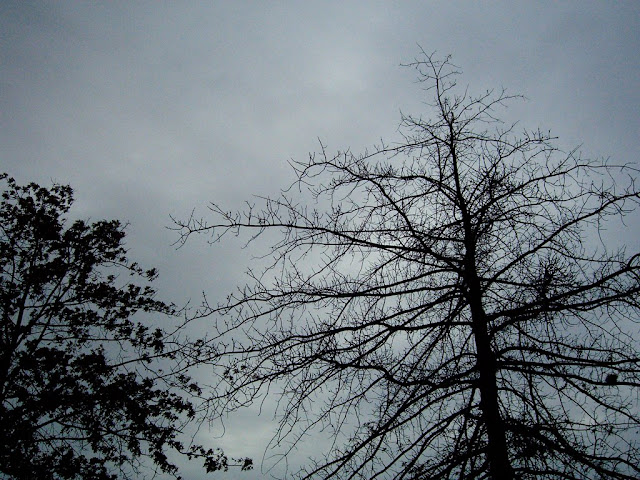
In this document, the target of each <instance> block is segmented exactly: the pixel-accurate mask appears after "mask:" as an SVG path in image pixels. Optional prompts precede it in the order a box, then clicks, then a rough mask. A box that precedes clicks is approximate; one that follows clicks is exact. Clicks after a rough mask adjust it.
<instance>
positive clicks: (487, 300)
mask: <svg viewBox="0 0 640 480" xmlns="http://www.w3.org/2000/svg"><path fill="white" fill-rule="evenodd" d="M413 66H414V67H415V68H416V69H417V71H418V72H419V75H420V77H419V79H420V81H421V82H422V84H423V85H424V86H425V90H426V91H427V92H429V93H430V94H433V100H432V102H431V103H430V104H429V105H430V106H431V109H432V110H431V112H430V115H431V117H424V118H423V117H412V116H405V117H403V119H402V128H403V129H402V132H403V133H404V140H403V141H402V142H401V143H400V144H398V145H397V146H386V145H383V146H381V147H379V148H376V149H375V151H374V152H370V153H365V154H363V155H359V156H357V155H354V154H352V153H350V152H348V151H347V152H342V153H338V154H337V155H335V156H331V155H328V154H327V153H326V151H325V150H324V148H323V151H322V152H320V154H317V155H312V156H311V157H310V159H309V160H308V161H307V162H301V163H296V164H294V166H295V168H296V170H297V173H298V177H299V181H298V182H297V184H296V185H295V186H294V188H293V189H291V190H288V191H285V192H283V193H282V195H281V196H279V197H276V198H267V199H264V200H263V201H259V202H258V203H259V204H261V205H262V206H255V205H249V207H248V208H247V209H246V210H244V211H241V212H239V213H234V212H228V211H226V210H224V209H222V208H220V207H218V206H217V205H213V206H212V207H211V209H212V211H213V213H214V214H215V216H216V220H214V221H213V222H211V223H208V222H206V221H204V220H197V219H195V218H191V219H190V220H189V221H187V222H184V223H181V224H180V223H179V224H178V227H179V228H181V229H182V234H183V236H182V239H183V240H184V241H186V239H187V237H188V236H189V235H191V234H192V233H194V232H206V233H210V234H212V235H213V237H214V240H219V239H220V237H222V236H224V235H225V234H228V233H231V234H238V233H243V232H249V233H250V235H251V239H252V240H253V239H255V238H258V237H260V236H261V234H263V233H265V232H269V233H271V234H272V235H270V236H269V238H273V234H276V233H277V234H279V238H280V240H278V241H277V242H276V243H275V244H274V245H273V246H272V249H271V257H268V258H269V259H270V260H269V262H268V264H267V267H266V270H265V271H263V272H260V273H256V274H254V275H253V279H254V281H253V282H252V283H251V284H250V285H248V286H247V287H245V288H244V289H240V290H239V292H238V293H237V294H234V295H231V296H230V297H229V298H228V301H227V302H226V303H224V304H222V305H220V306H219V307H217V308H211V313H212V314H216V315H218V314H219V315H221V319H219V318H217V317H216V322H217V325H218V328H219V331H220V336H221V338H224V337H226V336H228V335H229V334H230V333H233V335H234V337H235V338H236V339H239V338H241V335H240V333H239V332H243V335H246V338H247V340H246V341H244V342H237V341H236V342H233V343H231V342H230V343H229V349H228V354H227V360H228V363H227V364H226V366H225V367H224V368H226V370H223V372H222V373H223V375H222V376H221V385H220V386H219V387H218V391H220V392H223V391H225V390H224V389H226V391H225V395H221V396H220V397H219V398H217V399H212V403H213V404H215V405H217V406H218V407H219V408H220V411H221V412H222V411H225V410H229V409H235V408H238V407H242V406H243V405H245V404H247V403H248V402H251V401H253V400H257V399H259V398H261V396H262V395H263V394H264V393H265V392H266V391H267V389H268V388H269V387H270V386H277V390H278V391H280V392H282V398H281V399H280V406H281V414H282V416H281V417H280V418H281V421H282V424H281V430H280V432H279V436H278V437H277V438H276V441H278V442H281V441H282V439H283V437H286V438H288V439H289V440H290V441H292V442H293V443H295V442H296V441H298V440H299V439H301V438H303V436H305V435H307V434H309V433H310V432H313V431H314V429H319V428H324V429H329V431H331V430H333V431H335V435H336V443H335V444H334V445H333V448H332V449H331V451H328V452H326V456H325V457H324V458H318V459H317V460H316V461H313V462H312V463H311V465H310V466H309V467H308V468H307V469H305V470H303V471H302V472H301V473H300V476H301V477H303V478H323V479H326V478H349V479H352V478H357V479H373V478H394V479H401V478H415V479H417V478H420V479H460V480H461V479H486V478H491V479H494V480H498V479H512V478H519V479H534V478H537V479H540V478H544V479H565V480H569V479H575V480H582V479H602V478H607V479H632V478H638V477H639V476H640V467H639V465H640V445H639V443H638V439H639V438H640V436H639V434H638V433H639V430H640V416H639V412H640V409H639V408H640V404H639V401H638V389H639V388H640V360H639V356H638V352H639V348H638V318H639V317H638V314H639V313H640V304H639V303H638V297H639V292H640V284H639V279H640V255H639V254H634V253H633V252H630V253H628V252H626V251H625V250H624V249H613V250H612V249H610V248H607V246H606V245H605V244H604V242H603V240H602V238H604V234H605V233H606V227H607V225H616V222H617V221H619V220H620V219H621V218H622V217H623V216H624V215H625V214H628V213H629V212H631V211H633V209H635V208H636V207H637V205H638V200H639V195H638V190H637V188H636V186H635V185H634V176H635V175H636V174H637V170H635V169H634V168H632V167H630V166H615V165H612V164H611V163H609V162H607V161H594V160H587V159H583V158H581V157H580V156H578V155H577V154H576V152H569V153H563V152H562V151H560V150H558V149H557V148H556V147H555V146H554V142H553V139H552V138H551V137H550V136H549V135H547V134H545V133H542V132H540V131H532V132H527V131H525V132H524V133H522V134H519V135H518V134H516V132H515V129H514V127H509V126H506V127H504V126H503V124H502V123H501V122H499V121H498V120H497V119H496V117H495V115H496V110H497V109H498V108H499V107H501V106H502V104H504V103H505V102H506V101H508V100H509V99H510V98H511V97H509V96H508V95H506V94H505V93H504V91H502V92H500V91H498V92H491V91H490V92H486V93H484V94H482V95H479V96H472V95H471V94H470V93H469V92H468V91H467V90H465V89H460V88H459V87H457V86H456V78H457V75H458V72H457V70H456V67H454V66H453V65H452V64H451V63H450V61H449V60H445V61H437V60H434V59H433V58H431V57H430V56H425V57H421V58H420V59H419V60H417V61H416V63H415V64H413ZM296 190H298V191H299V192H301V193H302V195H303V197H302V200H294V199H295V198H300V197H296V195H298V194H297V193H296ZM305 194H309V195H310V196H311V197H312V198H313V199H314V201H315V205H314V206H312V207H307V206H305V203H304V199H305V197H304V195H305ZM307 198H308V197H307ZM608 221H609V222H608ZM598 234H603V235H602V236H599V235H598ZM223 320H226V321H223ZM222 326H224V329H223V328H222ZM234 372H235V374H234ZM225 373H226V375H224V374H225ZM238 373H239V374H238ZM274 390H275V389H274ZM325 431H326V430H325ZM341 439H344V441H342V440H341Z"/></svg>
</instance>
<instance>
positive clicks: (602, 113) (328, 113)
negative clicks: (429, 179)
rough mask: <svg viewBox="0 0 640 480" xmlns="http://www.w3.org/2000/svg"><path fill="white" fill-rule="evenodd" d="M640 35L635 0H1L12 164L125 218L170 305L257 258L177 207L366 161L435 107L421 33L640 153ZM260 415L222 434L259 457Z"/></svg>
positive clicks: (611, 145)
mask: <svg viewBox="0 0 640 480" xmlns="http://www.w3.org/2000/svg"><path fill="white" fill-rule="evenodd" d="M638 32H640V2H637V1H628V2H623V1H616V2H612V1H607V2H605V1H603V2H590V1H573V2H561V1H536V2H533V1H487V2H480V1H394V2H391V1H388V2H383V1H359V2H356V1H335V2H333V1H323V2H320V1H304V2H303V1H297V2H294V1H290V2H267V1H262V2H258V1H254V2H242V1H206V2H205V1H202V2H196V1H189V2H187V1H183V2H159V1H158V2H156V1H146V2H128V1H127V2H125V1H109V2H75V1H57V2H46V1H42V2H31V1H13V0H2V1H1V2H0V171H6V172H8V173H9V174H10V175H12V176H14V177H15V178H16V180H17V181H18V182H19V183H25V182H29V181H36V182H39V183H41V184H43V185H49V184H50V183H51V181H52V180H54V181H57V182H61V183H69V184H71V185H72V186H73V187H74V189H75V191H76V198H77V202H76V210H75V214H77V215H80V216H83V217H90V218H92V219H102V218H119V219H122V220H125V221H129V222H130V223H131V225H130V227H129V230H128V232H129V237H128V238H129V239H128V247H129V250H130V254H131V256H132V258H135V259H137V260H139V261H140V262H141V263H144V264H145V265H148V266H157V267H159V269H160V275H161V278H160V281H159V283H158V286H159V288H160V290H161V294H162V295H163V296H164V297H165V298H170V299H173V300H175V301H177V302H178V303H182V302H184V301H186V299H188V298H194V299H196V300H197V299H198V297H199V295H200V292H202V291H206V292H207V294H208V295H209V296H210V297H213V298H216V297H217V296H223V295H224V294H225V293H226V292H227V291H228V290H229V289H230V288H233V286H234V285H236V284H238V283H240V282H242V281H243V272H244V270H245V268H246V266H247V265H248V264H249V256H250V255H251V252H247V251H246V250H244V251H243V250H241V249H240V248H239V247H240V245H238V244H234V242H226V243H225V244H224V245H214V246H208V245H206V242H205V241H204V239H198V240H196V241H195V242H192V243H190V244H187V246H186V247H184V248H182V249H181V250H178V251H176V250H175V248H174V247H172V246H171V244H172V242H173V241H175V239H176V237H175V235H174V234H173V233H172V232H171V231H169V230H167V229H166V228H165V227H166V226H168V225H170V223H171V222H170V219H169V215H174V216H178V217H182V218H184V217H186V216H188V215H189V213H190V212H191V210H192V209H193V208H196V211H197V212H202V213H203V214H204V213H206V205H207V202H209V201H212V200H215V201H216V202H218V203H220V204H222V205H223V206H225V207H228V208H229V209H234V208H237V207H240V206H241V202H242V201H243V200H245V199H249V198H250V197H251V196H252V195H256V194H269V193H271V194H277V192H278V189H279V188H280V187H285V186H287V185H288V182H289V181H290V180H291V179H292V176H291V172H290V171H289V167H288V164H287V160H288V159H290V158H294V159H302V158H304V157H305V156H306V155H307V153H308V152H309V151H314V150H316V149H317V148H318V139H320V140H322V142H323V143H324V144H326V145H327V147H328V149H329V150H330V151H331V150H338V149H344V148H346V147H351V148H352V149H353V150H354V151H355V152H358V151H362V150H363V149H364V148H366V147H367V146H371V145H373V144H374V143H375V142H377V141H378V140H379V139H380V138H385V139H389V140H393V139H394V138H396V135H397V133H396V129H397V124H398V121H399V111H400V110H402V111H404V112H406V113H412V114H418V113H424V112H425V107H424V104H423V100H425V98H424V97H423V93H422V92H421V90H420V88H419V86H418V85H416V83H415V82H414V80H415V75H414V71H412V70H410V69H407V68H401V67H400V66H399V65H400V64H401V63H406V62H410V61H411V60H412V59H413V58H414V57H415V56H416V55H417V54H418V53H419V50H418V47H417V45H418V44H419V45H421V46H422V47H423V48H424V50H425V51H427V52H433V51H437V52H438V53H439V54H441V55H443V56H444V55H446V54H452V56H453V61H454V63H456V64H457V65H459V66H460V67H461V69H462V70H463V71H464V76H463V77H462V79H461V80H460V81H461V82H463V83H465V84H469V86H470V89H471V90H472V91H476V92H479V91H481V90H484V89H487V88H493V87H498V88H500V87H503V86H504V87H505V88H507V90H508V91H509V92H511V93H521V94H524V95H525V96H526V97H527V98H528V99H529V100H528V101H527V102H521V103H517V104H513V105H512V107H511V108H510V109H509V110H508V112H507V113H506V114H505V115H506V116H507V117H508V118H509V119H511V120H520V121H521V125H522V126H523V127H530V128H537V127H540V128H542V129H544V130H547V129H550V130H551V132H552V133H554V134H555V135H557V136H559V137H560V138H559V145H561V146H563V147H564V148H566V149H570V148H572V147H574V146H576V145H578V144H582V147H581V149H582V151H583V152H584V154H585V155H587V156H596V157H597V156H605V157H611V158H612V159H613V160H615V161H616V162H620V163H623V162H632V163H638V152H639V151H640V148H639V147H640V140H639V138H640V135H639V133H640V131H639V130H640V129H639V127H640V122H639V120H638V111H639V106H640V105H639V104H640V68H639V67H640V56H639V54H638V52H640V34H639V33H638ZM637 217H638V215H637V214H635V222H636V223H635V224H638V222H637V220H638V218H637ZM632 220H633V219H632ZM633 223H634V221H632V222H631V224H633ZM623 235H624V238H626V239H628V240H626V241H628V242H629V243H632V244H633V246H635V247H636V248H638V245H639V243H638V241H637V232H633V231H632V230H631V231H627V232H623ZM254 415H255V414H254V413H252V412H246V413H244V414H241V416H239V417H238V418H233V419H229V420H228V422H227V427H228V428H227V430H226V435H225V436H224V437H223V438H222V439H220V440H215V442H219V443H220V445H221V446H223V447H225V449H226V450H227V451H228V452H229V453H231V454H236V455H248V456H253V457H254V458H256V459H257V460H260V458H261V457H262V452H263V447H264V446H265V444H266V442H267V441H268V438H269V431H270V429H271V428H272V422H271V421H270V417H269V415H263V416H261V417H259V418H258V419H256V418H255V416H254ZM215 433H216V432H212V434H215ZM318 448H321V447H319V446H318V445H317V444H315V445H314V444H313V443H311V444H310V445H307V446H306V447H303V448H301V450H300V452H299V454H298V458H296V459H292V463H295V462H297V461H300V460H301V459H302V460H304V457H305V455H306V454H307V452H309V451H314V449H316V450H317V449H318ZM316 453H318V452H316ZM185 476H186V478H187V480H190V479H191V478H193V479H195V478H202V477H201V475H200V474H197V473H193V476H189V475H185ZM225 478H229V479H235V478H244V479H247V480H249V479H253V478H263V477H262V474H261V473H260V468H258V469H257V470H256V471H255V472H253V473H252V474H245V475H242V474H229V475H227V477H225Z"/></svg>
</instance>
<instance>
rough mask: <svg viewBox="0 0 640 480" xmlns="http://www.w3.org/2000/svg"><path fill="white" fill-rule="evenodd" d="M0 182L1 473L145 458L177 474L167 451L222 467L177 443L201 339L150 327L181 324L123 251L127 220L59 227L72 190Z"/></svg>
mask: <svg viewBox="0 0 640 480" xmlns="http://www.w3.org/2000/svg"><path fill="white" fill-rule="evenodd" d="M0 179H3V180H5V181H6V184H7V186H6V189H5V190H4V191H3V193H2V202H1V203H0V228H1V230H0V269H1V274H0V308H1V313H2V318H1V321H0V345H1V349H0V399H1V402H0V404H1V407H0V476H1V477H2V478H16V479H32V478H33V479H36V478H37V479H85V478H86V479H115V478H139V476H138V475H139V473H140V466H141V465H143V461H144V459H147V458H148V459H150V461H151V464H152V465H154V466H155V468H156V469H157V470H159V471H162V472H165V473H170V474H176V473H177V468H176V466H175V465H174V464H173V463H172V462H171V461H170V460H169V458H168V456H167V449H175V450H177V451H179V452H184V453H187V454H188V455H190V456H197V457H201V458H204V460H205V466H206V467H207V470H208V471H211V470H217V469H221V468H222V469H224V468H226V466H227V463H228V459H227V458H226V457H225V456H224V455H223V454H222V452H221V451H213V450H206V449H204V448H203V447H201V446H197V445H192V446H191V448H190V449H188V450H185V449H184V448H183V445H182V444H181V443H180V441H179V440H178V438H179V434H180V433H181V430H182V427H183V426H184V423H185V421H188V420H189V419H191V418H193V417H194V415H195V413H196V410H195V407H194V404H193V403H192V402H191V399H192V396H193V395H196V394H199V393H201V390H200V387H199V386H198V385H197V384H196V383H194V382H192V381H191V380H190V378H189V377H188V376H187V375H186V373H185V371H186V369H187V368H188V367H189V366H190V363H189V361H188V354H190V353H193V352H194V351H196V350H197V348H198V345H199V342H198V341H196V342H193V343H184V344H182V343H179V342H178V340H179V338H178V336H177V331H178V330H177V329H176V330H173V331H169V332H168V331H167V330H166V329H162V328H159V327H153V326H151V325H150V324H151V323H153V325H156V324H158V323H159V322H158V319H161V320H165V327H170V326H172V325H173V327H174V328H176V326H177V323H178V322H170V321H169V320H172V319H174V317H175V316H176V315H177V313H178V312H176V309H175V308H174V307H173V306H172V305H168V304H166V303H164V302H162V301H160V300H157V299H156V298H155V292H154V290H153V289H152V288H151V287H150V286H149V285H148V281H151V280H153V279H154V278H155V276H156V272H155V270H146V271H145V270H143V269H142V268H141V267H140V266H138V265H137V264H136V263H132V262H130V261H129V260H128V258H127V252H126V250H125V248H124V246H123V240H124V237H125V232H124V228H123V226H122V225H121V224H120V223H119V222H118V221H115V220H112V221H98V222H94V223H87V222H84V221H80V220H79V221H75V222H74V223H72V224H71V225H70V226H68V227H66V226H65V219H64V217H63V216H64V215H65V214H66V213H67V212H68V210H69V208H70V206H71V204H72V202H73V197H72V190H71V188H70V187H68V186H62V185H54V186H53V187H52V188H51V189H46V188H43V187H40V186H38V185H36V184H34V183H31V184H29V185H27V186H19V185H16V182H15V181H14V180H13V179H11V178H8V177H7V175H6V174H3V175H2V176H0ZM132 279H139V280H140V281H141V282H142V283H143V285H142V286H141V285H137V284H136V283H133V281H132ZM137 312H141V313H144V312H148V314H149V315H147V316H148V317H149V316H151V315H152V316H153V321H151V320H150V321H147V322H146V323H147V324H148V325H145V322H144V321H143V319H140V320H134V318H133V316H134V314H136V313H137ZM200 342H201V341H200ZM247 465H248V464H247Z"/></svg>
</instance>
